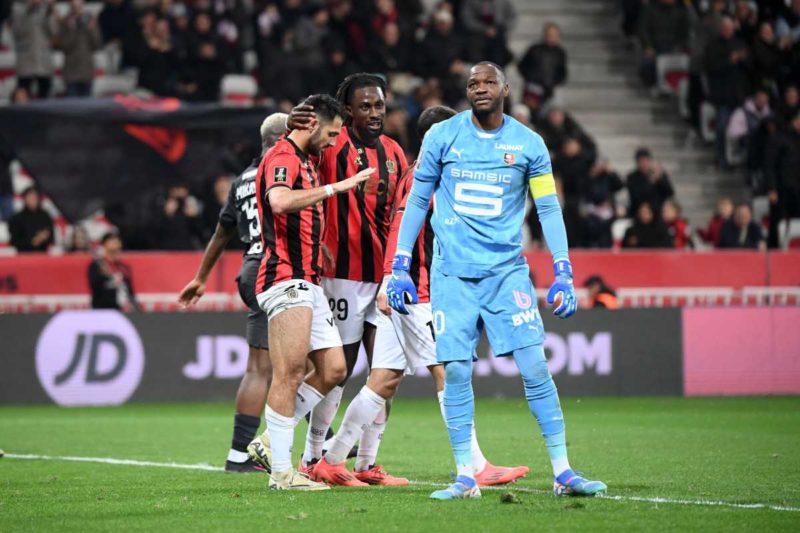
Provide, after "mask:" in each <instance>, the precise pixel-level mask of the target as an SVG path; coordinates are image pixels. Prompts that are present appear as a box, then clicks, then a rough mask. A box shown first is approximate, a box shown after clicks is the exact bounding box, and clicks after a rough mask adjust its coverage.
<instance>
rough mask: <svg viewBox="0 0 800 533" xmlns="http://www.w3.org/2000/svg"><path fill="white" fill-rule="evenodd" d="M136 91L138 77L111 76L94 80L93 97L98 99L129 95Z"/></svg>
mask: <svg viewBox="0 0 800 533" xmlns="http://www.w3.org/2000/svg"><path fill="white" fill-rule="evenodd" d="M135 90H136V77H135V76H129V75H126V74H110V75H106V76H100V77H99V78H95V79H94V83H93V84H92V95H93V96H94V97H96V98H104V97H109V96H114V95H115V94H129V93H132V92H133V91H135Z"/></svg>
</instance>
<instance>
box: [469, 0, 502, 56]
mask: <svg viewBox="0 0 800 533" xmlns="http://www.w3.org/2000/svg"><path fill="white" fill-rule="evenodd" d="M515 22H516V12H515V10H514V5H513V4H512V3H511V0H463V1H462V2H461V23H462V24H463V25H464V29H466V30H467V33H468V41H467V59H468V60H469V61H472V62H478V61H493V62H495V63H497V64H498V65H500V66H505V65H506V64H507V63H508V62H509V61H511V59H513V56H512V54H511V52H510V51H509V50H508V44H507V42H506V39H507V37H508V34H509V33H510V32H511V30H512V29H513V28H514V24H515Z"/></svg>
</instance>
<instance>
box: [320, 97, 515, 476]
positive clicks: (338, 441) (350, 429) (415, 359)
mask: <svg viewBox="0 0 800 533" xmlns="http://www.w3.org/2000/svg"><path fill="white" fill-rule="evenodd" d="M455 114H456V112H455V111H453V110H452V109H450V108H449V107H445V106H434V107H430V108H428V109H426V110H425V111H423V112H422V114H421V115H420V117H419V119H418V121H417V134H418V135H419V137H420V139H422V138H423V137H424V136H425V132H427V131H428V130H429V129H430V127H431V126H433V125H434V124H436V123H438V122H441V121H443V120H446V119H448V118H450V117H452V116H453V115H455ZM412 168H413V167H409V168H407V169H406V172H404V173H403V176H402V177H401V178H400V183H399V185H398V187H397V195H396V199H395V207H394V209H393V216H392V227H391V232H390V234H389V240H388V243H387V246H386V253H385V261H384V267H383V272H384V284H383V285H381V290H380V291H379V292H378V301H377V306H378V310H379V311H380V313H381V314H378V316H377V318H378V323H377V332H376V336H375V355H374V357H373V359H372V365H371V370H370V374H369V378H368V379H367V384H366V385H365V386H364V387H362V388H361V390H360V391H359V393H358V394H357V395H356V397H355V398H354V399H353V401H352V402H350V405H349V406H348V407H347V411H346V412H345V415H344V420H342V425H341V426H340V428H339V433H338V434H337V435H336V437H335V438H334V439H333V441H332V442H331V444H330V446H329V448H328V451H327V453H326V454H325V456H324V457H323V458H322V459H321V460H320V461H319V462H318V463H317V464H315V465H314V466H313V467H312V473H311V477H312V478H313V479H316V480H318V481H327V482H328V483H332V484H337V480H338V474H339V472H340V471H341V470H342V469H343V468H344V462H345V460H346V459H347V454H348V451H349V450H350V447H351V446H352V445H353V444H354V443H355V442H356V441H357V440H358V439H359V438H361V435H362V433H363V428H365V427H369V426H370V424H372V422H373V421H374V420H375V418H376V417H377V416H379V414H380V413H381V411H382V410H383V408H384V406H385V404H386V402H388V401H390V400H391V399H392V398H393V397H394V395H395V394H396V393H397V388H398V387H399V385H400V382H401V381H402V379H403V376H404V374H412V373H414V372H415V371H416V370H417V369H418V368H421V367H427V368H428V370H430V372H431V375H432V376H433V379H434V382H435V384H436V391H437V395H438V397H439V406H440V408H441V405H442V389H443V388H444V368H443V367H442V365H441V363H438V362H437V361H436V342H435V338H434V335H433V329H432V316H431V307H430V304H429V303H428V299H427V295H428V280H429V276H428V272H429V269H430V264H431V259H432V258H433V239H434V235H433V228H431V226H430V219H431V216H432V215H433V202H431V206H430V208H429V209H428V216H427V219H426V224H425V228H424V229H423V230H422V234H421V235H420V236H419V238H418V239H417V242H416V243H415V245H414V251H413V253H412V260H411V278H412V279H413V280H415V282H416V283H417V284H418V286H419V298H420V305H418V306H416V307H415V308H413V309H412V310H411V314H409V315H407V316H406V315H401V314H399V313H394V314H393V313H392V312H391V308H390V307H389V305H388V303H387V299H386V293H385V290H384V288H385V283H386V281H387V280H388V278H389V276H390V275H391V273H392V258H393V257H394V253H395V246H396V244H397V231H398V230H399V228H400V221H401V220H402V217H403V211H404V210H405V204H406V200H407V198H408V193H409V191H410V190H411V183H412V182H413V173H412V172H411V171H412ZM442 415H443V416H444V412H442ZM376 452H377V450H376ZM472 465H473V469H474V471H475V472H476V476H475V477H476V479H477V481H478V483H479V484H481V485H499V484H503V483H509V482H511V481H514V480H516V479H518V478H520V477H522V476H524V475H525V474H527V473H528V468H527V467H524V466H520V467H516V468H507V467H497V466H494V465H491V464H489V462H488V461H487V460H486V458H485V457H484V456H483V453H482V452H481V448H480V446H479V445H478V439H477V436H476V435H475V430H474V426H473V431H472ZM355 475H356V477H357V478H358V479H359V480H361V481H363V482H365V483H368V484H370V485H407V484H408V480H407V479H405V478H396V477H394V476H389V475H388V474H386V472H385V471H384V470H383V468H382V467H381V466H380V465H374V464H373V465H372V466H371V467H370V468H369V469H367V470H362V471H356V473H355Z"/></svg>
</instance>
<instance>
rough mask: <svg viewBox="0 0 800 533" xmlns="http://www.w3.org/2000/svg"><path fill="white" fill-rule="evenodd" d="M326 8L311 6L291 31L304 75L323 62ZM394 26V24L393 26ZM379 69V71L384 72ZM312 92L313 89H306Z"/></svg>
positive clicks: (313, 70)
mask: <svg viewBox="0 0 800 533" xmlns="http://www.w3.org/2000/svg"><path fill="white" fill-rule="evenodd" d="M328 20H329V16H328V10H327V9H325V8H324V7H323V6H312V7H310V8H309V12H308V13H307V14H306V15H305V16H302V17H300V19H299V20H298V21H297V24H295V26H294V28H293V31H292V35H293V38H292V48H293V50H294V54H295V56H296V57H297V61H298V62H299V63H300V64H301V65H302V67H303V72H304V75H305V76H314V75H315V73H316V71H317V70H318V69H319V68H320V67H322V66H323V65H324V64H325V51H324V49H323V44H322V43H323V42H324V40H325V37H326V36H327V35H328ZM395 28H396V26H395ZM386 71H387V70H385V69H380V70H379V72H386ZM307 92H308V93H311V92H314V91H313V90H309V91H307Z"/></svg>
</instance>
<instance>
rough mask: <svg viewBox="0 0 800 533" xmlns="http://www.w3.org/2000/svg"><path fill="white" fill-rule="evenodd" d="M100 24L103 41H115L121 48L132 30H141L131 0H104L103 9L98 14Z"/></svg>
mask: <svg viewBox="0 0 800 533" xmlns="http://www.w3.org/2000/svg"><path fill="white" fill-rule="evenodd" d="M98 24H99V25H100V32H101V34H102V35H103V42H104V43H106V44H109V43H114V45H115V46H117V47H119V48H120V49H121V47H122V43H123V41H124V40H125V39H126V38H127V37H128V34H129V33H130V32H134V31H139V28H138V26H137V24H136V12H135V11H134V9H133V7H132V6H131V0H104V2H103V9H102V11H100V14H99V15H98Z"/></svg>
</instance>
